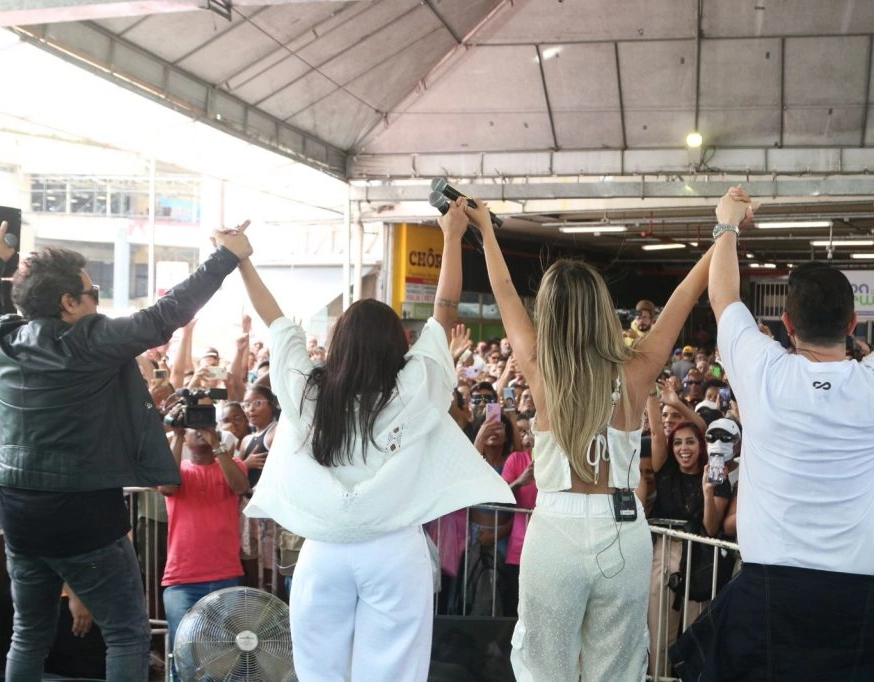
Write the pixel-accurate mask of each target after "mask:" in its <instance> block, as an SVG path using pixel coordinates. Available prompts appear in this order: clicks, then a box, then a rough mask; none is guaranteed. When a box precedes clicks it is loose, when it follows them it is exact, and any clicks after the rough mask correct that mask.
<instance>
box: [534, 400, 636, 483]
mask: <svg viewBox="0 0 874 682" xmlns="http://www.w3.org/2000/svg"><path fill="white" fill-rule="evenodd" d="M531 431H532V433H533V434H534V451H533V453H532V456H533V459H534V480H535V482H536V483H537V490H541V491H544V492H550V493H553V492H560V491H563V490H570V487H571V464H570V460H568V457H567V455H566V454H565V452H564V450H562V449H561V446H560V445H559V444H558V441H557V440H555V438H554V437H553V435H552V431H538V430H537V417H535V418H534V421H533V422H532V424H531ZM593 440H594V442H593V444H592V446H591V449H592V451H593V452H594V454H595V455H596V456H597V460H596V463H595V464H593V466H594V467H595V468H596V470H597V467H598V466H599V465H600V462H602V461H604V462H610V482H609V485H610V486H611V487H613V488H631V489H632V490H634V489H635V488H637V486H638V484H639V483H640V429H638V430H637V431H620V430H619V429H614V428H613V427H612V426H608V427H607V435H606V438H605V436H604V434H603V433H599V434H598V435H597V436H595V438H594V439H593ZM590 461H591V460H590Z"/></svg>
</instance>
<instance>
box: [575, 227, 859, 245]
mask: <svg viewBox="0 0 874 682" xmlns="http://www.w3.org/2000/svg"><path fill="white" fill-rule="evenodd" d="M558 231H559V232H564V233H565V234H599V233H601V232H628V228H627V227H626V226H625V225H597V226H595V225H592V226H589V225H586V226H579V225H578V226H571V227H560V228H558ZM871 243H872V244H874V241H872V242H871Z"/></svg>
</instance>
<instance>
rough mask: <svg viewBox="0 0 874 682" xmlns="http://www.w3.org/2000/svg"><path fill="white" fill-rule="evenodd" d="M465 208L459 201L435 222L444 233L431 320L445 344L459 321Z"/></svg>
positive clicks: (464, 201) (465, 202)
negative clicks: (443, 335) (441, 331)
mask: <svg viewBox="0 0 874 682" xmlns="http://www.w3.org/2000/svg"><path fill="white" fill-rule="evenodd" d="M466 205H467V200H466V199H464V198H463V197H462V198H459V199H458V200H457V201H454V202H452V203H451V204H450V205H449V210H448V211H447V212H446V215H442V216H440V217H439V218H438V219H437V223H438V224H439V225H440V229H441V230H443V257H442V259H441V261H440V276H439V278H438V279H437V293H436V294H435V296H434V319H435V320H437V321H438V322H439V323H440V324H441V325H443V329H445V330H446V340H447V341H449V339H450V335H451V333H452V328H453V325H454V324H455V322H456V320H457V318H458V301H459V300H460V299H461V238H462V237H463V236H464V232H465V230H467V223H468V220H467V216H466V215H465V214H464V207H465V206H466Z"/></svg>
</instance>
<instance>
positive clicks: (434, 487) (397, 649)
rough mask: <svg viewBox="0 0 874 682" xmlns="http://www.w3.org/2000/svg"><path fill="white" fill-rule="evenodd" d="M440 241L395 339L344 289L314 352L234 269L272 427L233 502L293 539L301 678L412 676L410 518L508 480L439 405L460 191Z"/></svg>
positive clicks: (417, 586) (424, 627)
mask: <svg viewBox="0 0 874 682" xmlns="http://www.w3.org/2000/svg"><path fill="white" fill-rule="evenodd" d="M439 223H440V227H441V229H442V230H443V254H442V261H441V267H440V276H439V279H438V283H437V288H436V296H435V300H434V313H433V317H432V318H431V319H429V320H428V322H427V323H426V324H425V326H424V328H423V329H422V331H421V333H420V335H419V338H418V339H417V341H416V342H415V344H413V346H412V347H410V346H409V344H408V342H407V336H406V333H405V331H404V328H403V325H402V323H401V320H400V318H399V317H398V315H397V313H395V311H394V310H392V308H391V307H389V306H387V305H385V304H384V303H380V302H378V301H375V300H361V301H356V302H355V303H353V304H352V305H351V306H350V307H349V308H348V309H347V310H346V311H345V312H344V313H343V314H342V315H341V316H340V318H339V319H338V320H337V322H336V324H335V325H334V328H333V331H332V340H331V345H330V348H331V352H330V353H329V354H328V356H327V359H326V361H325V364H324V366H316V365H315V364H314V363H313V362H312V360H311V359H310V357H309V354H308V352H307V347H306V334H305V333H304V331H303V329H301V327H300V326H299V325H297V324H295V323H294V322H293V321H292V320H290V319H287V318H285V317H284V316H283V314H282V310H281V309H280V308H279V305H278V304H277V302H276V300H275V299H274V297H273V296H272V294H271V293H270V292H269V291H268V290H267V288H266V287H265V286H264V284H263V282H262V281H261V278H260V277H259V276H258V273H257V271H256V270H255V268H254V266H253V265H252V263H251V262H249V261H246V262H244V263H243V264H242V265H241V270H240V272H241V274H242V276H243V281H244V283H245V285H246V290H247V291H248V294H249V297H250V298H251V300H252V304H253V307H254V309H255V312H256V313H257V314H258V315H259V316H260V317H261V319H262V320H263V321H264V323H265V324H266V325H267V326H268V327H269V328H270V334H271V345H270V348H271V369H270V377H271V384H272V387H273V390H274V392H275V393H276V395H277V397H278V399H279V403H280V405H281V407H282V414H281V416H280V418H279V425H278V426H277V429H276V436H275V438H274V441H273V447H272V449H271V453H270V457H269V458H268V459H267V461H266V463H265V466H264V470H263V473H262V475H261V479H260V481H259V484H258V488H257V489H256V491H255V494H254V496H253V498H252V501H251V503H250V504H249V506H248V507H247V508H246V514H247V515H249V516H256V517H263V516H268V517H271V518H273V519H275V520H276V522H277V523H279V524H280V525H282V527H283V528H286V529H288V530H289V531H291V532H293V533H295V534H296V535H300V536H302V537H304V538H306V541H305V542H304V545H303V549H302V550H301V553H300V558H299V561H298V563H297V566H296V568H295V573H294V580H293V581H292V586H291V595H290V613H291V616H290V617H291V636H292V641H294V659H295V671H296V673H297V676H298V678H299V679H300V680H302V682H308V681H310V680H325V681H327V680H332V681H333V680H345V679H348V677H349V675H350V673H351V678H352V679H354V680H367V682H398V681H403V682H424V681H425V680H426V679H427V676H428V669H429V664H430V657H431V629H432V620H433V613H432V611H433V604H432V596H431V595H432V588H433V577H432V567H431V562H430V557H429V551H428V548H427V545H426V540H425V536H424V534H423V532H422V528H421V525H422V523H424V522H426V521H429V520H431V519H434V518H437V517H438V516H442V515H444V514H447V513H449V512H451V511H454V510H456V509H459V508H462V507H467V506H470V505H472V504H476V503H482V502H506V503H512V502H513V499H514V498H513V495H512V493H511V492H510V489H509V487H508V486H507V485H506V483H504V481H503V480H502V479H501V478H500V476H498V475H497V474H496V473H495V472H494V471H493V470H492V469H491V467H490V466H489V465H488V464H487V463H486V462H485V461H484V460H483V459H482V457H481V456H480V455H479V453H477V452H476V450H474V448H473V446H472V445H471V444H470V442H469V441H468V439H467V438H466V436H465V435H464V433H463V432H462V431H461V430H460V429H459V428H458V426H457V425H456V424H455V422H454V421H453V420H452V418H451V417H450V416H449V412H448V408H449V404H450V401H451V400H452V399H453V393H452V389H453V387H454V386H455V363H454V361H453V358H452V356H451V355H450V348H449V338H450V334H451V331H452V329H453V325H455V323H456V318H457V308H458V301H459V298H460V295H461V237H462V235H463V234H464V231H465V229H466V228H467V216H466V215H465V213H464V206H463V203H462V202H455V203H454V204H453V205H452V206H451V207H450V209H449V211H448V213H447V214H446V215H445V216H444V217H441V218H440V220H439Z"/></svg>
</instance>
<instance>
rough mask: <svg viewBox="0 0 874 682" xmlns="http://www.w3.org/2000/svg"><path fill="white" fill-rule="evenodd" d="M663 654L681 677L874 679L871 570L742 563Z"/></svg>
mask: <svg viewBox="0 0 874 682" xmlns="http://www.w3.org/2000/svg"><path fill="white" fill-rule="evenodd" d="M670 657H671V661H672V663H673V664H674V668H675V670H676V671H677V674H679V675H680V677H681V679H683V680H684V681H686V680H695V681H696V682H699V681H700V682H703V681H711V680H726V681H727V680H745V681H746V680H757V681H758V680H762V681H768V682H784V681H786V682H788V681H790V680H792V681H795V680H804V681H805V682H816V681H819V680H822V681H823V682H826V681H827V682H835V681H837V680H840V682H851V681H858V682H863V681H869V680H874V576H864V575H855V574H850V573H835V572H831V571H817V570H812V569H804V568H794V567H788V566H764V565H761V564H744V567H743V570H742V571H741V572H740V574H738V576H737V577H736V578H735V579H734V580H733V581H732V582H730V583H729V584H728V585H727V586H726V587H725V588H724V589H723V591H722V592H720V593H719V595H718V596H717V598H716V600H715V601H714V602H713V604H712V606H711V608H710V609H709V610H708V611H706V612H705V613H703V614H702V615H701V616H700V617H699V618H698V620H696V621H695V623H693V624H692V626H691V627H690V628H689V629H688V630H687V631H686V633H685V634H684V635H683V636H682V637H681V638H680V639H679V640H678V641H677V643H676V644H675V645H674V646H673V647H672V648H671V650H670Z"/></svg>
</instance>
